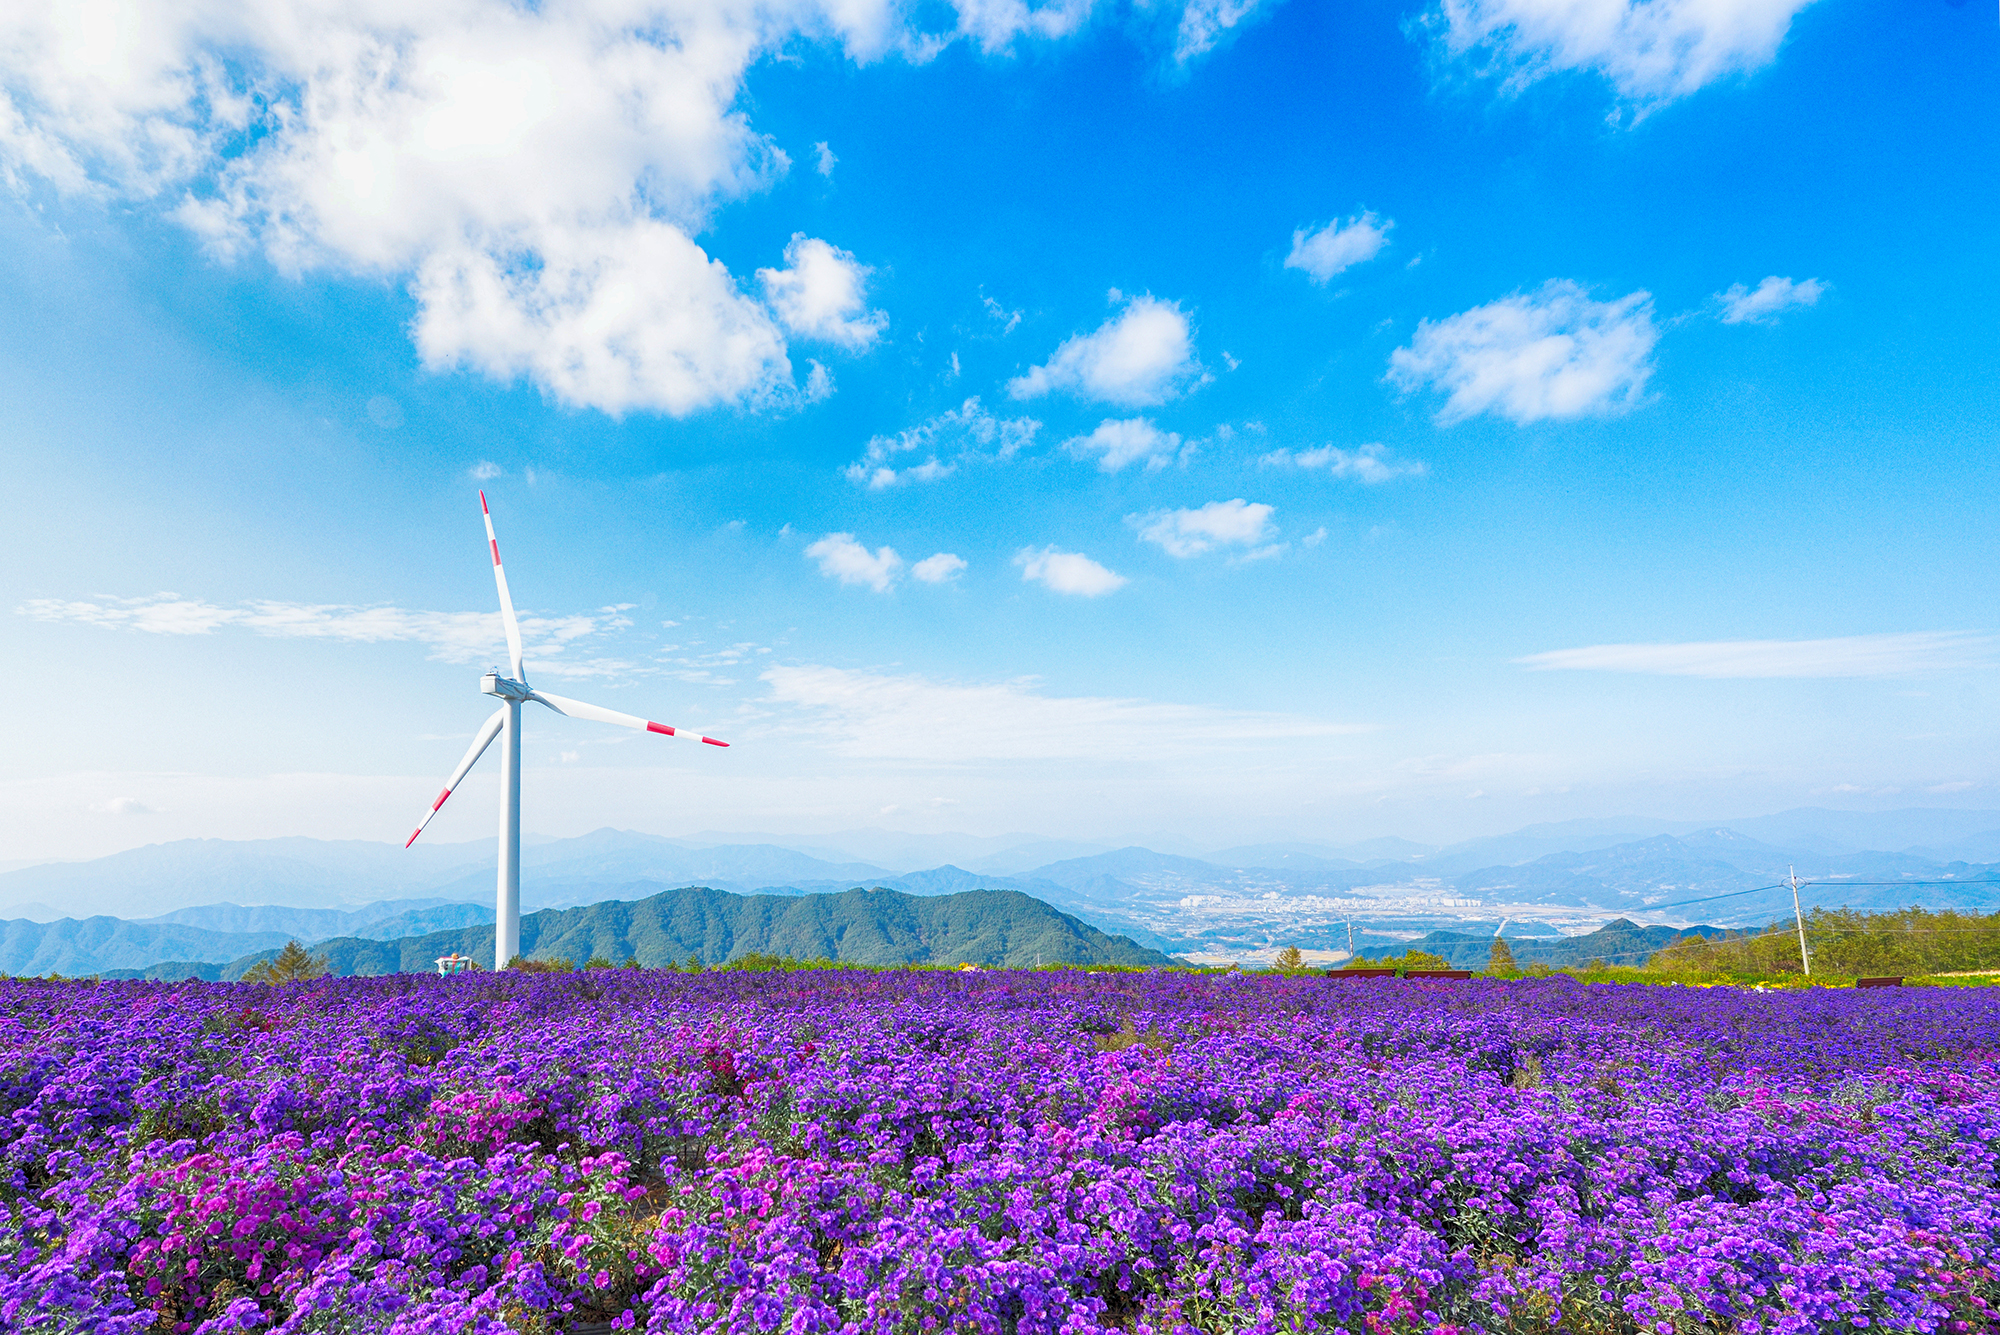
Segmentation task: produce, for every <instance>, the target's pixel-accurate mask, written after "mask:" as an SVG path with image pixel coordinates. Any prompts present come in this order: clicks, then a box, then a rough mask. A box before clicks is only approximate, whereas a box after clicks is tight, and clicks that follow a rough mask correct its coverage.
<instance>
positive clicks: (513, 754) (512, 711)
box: [403, 491, 729, 969]
mask: <svg viewBox="0 0 2000 1335" xmlns="http://www.w3.org/2000/svg"><path fill="white" fill-rule="evenodd" d="M479 512H480V513H481V514H482V515H484V516H485V517H486V546H487V547H488V549H489V550H491V551H492V553H493V582H494V584H496V585H498V586H499V589H500V620H501V623H502V624H503V625H505V626H506V628H507V660H508V665H509V667H510V668H511V669H512V670H513V675H512V676H511V677H503V676H501V675H500V669H498V668H495V669H493V670H492V671H491V672H488V673H487V674H486V675H485V676H483V677H481V678H480V679H479V689H480V690H482V691H484V692H485V693H486V694H488V695H497V696H499V697H500V699H501V700H503V701H505V703H504V704H502V705H501V706H500V708H498V709H496V710H494V711H493V716H492V717H491V718H489V719H487V720H486V722H485V723H484V724H482V725H481V726H480V729H479V735H478V736H476V737H474V738H473V739H472V746H471V748H470V749H469V750H467V751H466V753H465V759H463V760H461V761H459V762H458V768H457V769H455V770H453V771H452V772H451V777H450V778H449V779H446V780H445V782H444V791H443V792H441V793H439V794H438V795H437V801H435V802H433V803H431V809H430V810H429V811H426V812H425V813H424V818H423V820H421V821H419V822H418V823H417V828H416V830H415V832H414V833H412V834H411V835H410V837H409V838H408V839H406V840H404V841H403V847H404V848H408V847H409V846H410V845H411V844H414V843H415V842H417V835H419V834H422V833H423V832H424V826H426V825H429V824H430V823H431V817H432V816H435V815H437V814H438V808H440V807H442V806H443V805H444V800H445V799H446V798H447V797H450V796H451V791H452V789H454V788H456V787H458V784H459V780H461V779H463V778H464V777H465V776H466V774H467V773H468V772H469V771H470V770H471V769H472V767H473V766H474V765H476V764H478V763H479V757H481V756H482V755H484V754H486V748H487V747H489V746H491V745H492V744H493V739H494V738H495V737H499V736H501V735H503V734H504V735H505V737H506V739H507V740H506V742H505V743H504V744H503V745H502V746H501V748H500V885H499V891H498V897H497V899H498V902H497V903H496V905H495V908H494V918H493V967H494V968H495V969H504V968H506V967H507V961H508V960H511V959H513V958H514V956H515V955H517V954H519V953H520V950H521V706H522V704H523V703H525V702H526V701H529V700H533V701H534V702H535V703H536V704H538V705H547V706H548V707H549V708H550V709H553V710H555V711H556V713H558V714H567V715H569V716H570V717H571V718H587V719H595V720H596V721H597V722H599V723H616V724H617V725H618V726H619V727H621V728H636V729H638V730H639V731H640V732H657V733H660V734H662V735H663V736H667V737H685V738H687V739H688V740H689V741H700V742H705V743H707V744H708V745H710V746H727V745H729V743H728V742H718V741H717V740H715V738H713V737H703V736H702V735H701V734H700V733H695V732H689V731H687V730H686V729H685V728H669V727H668V726H667V725H666V724H664V723H654V722H652V721H651V720H649V719H642V718H640V717H639V716H638V715H636V714H621V713H619V712H618V711H617V710H615V709H606V708H604V707H603V706H602V705H587V704H585V703H584V702H583V701H581V700H571V699H569V698H567V697H566V696H561V695H556V694H554V693H553V692H550V691H538V690H535V689H534V688H533V687H531V686H529V685H528V674H527V673H526V672H525V671H523V670H522V668H521V623H520V622H518V621H516V620H515V619H514V599H513V596H512V595H511V594H509V593H508V592H507V571H506V570H505V568H504V567H502V566H501V564H500V540H499V539H498V538H496V537H494V536H493V512H492V511H491V510H489V509H487V508H486V493H485V492H484V491H482V492H480V493H479Z"/></svg>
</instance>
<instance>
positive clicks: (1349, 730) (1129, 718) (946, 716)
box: [763, 664, 1369, 765]
mask: <svg viewBox="0 0 2000 1335" xmlns="http://www.w3.org/2000/svg"><path fill="white" fill-rule="evenodd" d="M763 680H764V681H765V682H766V683H768V684H769V685H770V687H771V696H772V700H773V702H774V703H776V704H778V705H781V706H784V707H786V709H787V710H788V711H789V712H790V713H791V718H790V719H788V720H786V721H785V722H782V723H780V724H778V725H777V729H778V731H781V732H791V733H795V734H804V735H806V736H808V737H811V738H813V739H814V740H817V741H819V742H820V743H821V744H823V745H826V746H829V747H831V748H833V749H835V750H837V751H838V752H840V753H842V754H845V755H848V756H851V757H855V758H872V759H896V760H917V761H935V762H938V763H942V764H948V765H957V764H962V763H964V762H967V761H975V760H1057V759H1081V760H1100V761H1101V760H1118V761H1130V760H1133V759H1144V760H1155V761H1156V760H1160V759H1163V758H1166V757H1169V756H1175V755H1186V754H1200V753H1215V752H1228V751H1239V750H1255V749H1261V748H1264V747H1268V746H1270V745H1272V744H1275V743H1282V742H1286V741H1299V740H1309V739H1315V738H1327V737H1336V736H1345V735H1351V734H1353V733H1358V732H1365V731H1369V729H1367V728H1365V727H1359V726H1355V725H1351V724H1338V723H1327V722H1323V721H1321V720H1318V719H1310V718H1301V717H1298V716H1296V715H1289V714H1270V713H1258V712H1253V711H1249V710H1225V709H1207V708H1201V707H1198V706H1191V705H1175V704H1161V703H1158V702H1155V701H1150V700H1122V699H1115V698H1105V697H1096V696H1067V697H1064V696H1054V697H1052V696H1045V695H1041V694H1038V693H1037V692H1036V691H1035V683H1034V681H1033V679H1023V680H1016V681H1006V682H991V683H963V682H942V681H933V680H930V679H928V678H925V677H920V676H892V675H889V674H886V673H877V672H861V671H853V670H850V669H844V668H833V667H820V666H817V665H811V664H806V665H799V666H786V667H774V668H772V669H770V670H769V671H767V672H765V673H764V674H763Z"/></svg>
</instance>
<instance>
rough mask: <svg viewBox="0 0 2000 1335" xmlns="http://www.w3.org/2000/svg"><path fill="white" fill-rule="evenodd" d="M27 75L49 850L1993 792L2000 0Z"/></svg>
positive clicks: (841, 20)
mask: <svg viewBox="0 0 2000 1335" xmlns="http://www.w3.org/2000/svg"><path fill="white" fill-rule="evenodd" d="M0 25H9V26H10V30H9V31H7V32H6V33H5V34H4V37H5V40H4V41H0V50H4V51H5V52H6V54H4V55H0V89H4V92H5V95H6V101H5V102H4V103H0V175H4V179H5V180H6V181H7V183H8V185H9V190H8V192H7V194H6V196H5V198H4V202H0V239H3V240H4V245H0V302H4V307H5V316H6V318H5V319H4V320H0V442H4V451H5V457H6V459H7V461H8V465H9V466H8V469H7V475H8V478H9V483H10V485H9V487H8V489H7V492H6V495H7V498H8V505H7V523H6V524H5V525H4V526H0V556H4V561H0V568H4V570H5V572H6V576H5V583H6V587H5V588H4V589H0V593H4V594H5V595H6V597H5V607H4V608H0V636H4V640H0V644H4V647H5V652H6V658H7V661H8V662H9V664H10V665H11V668H12V675H13V686H14V698H15V703H16V707H15V709H14V710H12V711H10V717H9V721H8V724H7V735H6V741H7V744H6V746H5V747H4V748H0V791H4V800H0V861H6V860H10V859H19V858H40V857H77V856H86V855H91V854H95V853H100V852H108V851H112V850H114V849H116V848H121V847H126V846H130V845H134V844H140V843H148V842H155V841H158V840H160V839H165V838H179V837H189V836H212V837H229V838H240V837H250V836H255V835H258V834H279V833H297V834H312V835H324V836H338V837H356V838H392V837H394V838H400V836H401V835H402V834H403V833H405V832H406V831H407V827H408V826H409V824H410V823H411V819H412V818H413V817H414V816H415V815H416V814H417V813H418V812H419V811H420V810H421V809H422V806H423V804H424V803H425V802H426V801H427V800H428V799H429V797H430V796H431V795H432V794H433V793H434V792H435V785H436V781H437V779H438V778H439V777H440V776H441V775H443V774H444V773H445V772H447V771H448V770H449V769H450V768H451V765H452V764H453V763H454V761H455V760H456V758H457V756H458V754H459V752H460V751H461V750H462V749H463V747H464V745H465V741H466V739H467V738H469V736H470V735H471V733H472V730H473V729H474V728H475V727H476V726H477V724H478V722H479V720H480V719H481V718H483V717H484V715H485V713H486V712H487V710H486V709H485V708H484V704H485V703H486V702H484V701H482V700H481V699H478V698H474V692H475V689H476V688H475V678H476V675H477V672H478V671H479V670H480V669H482V668H484V667H485V666H487V665H488V664H489V663H491V662H495V661H500V659H501V658H502V657H503V653H502V650H501V649H500V648H499V647H498V645H499V637H498V624H497V616H496V615H495V614H494V611H493V608H494V595H493V590H492V586H491V582H490V576H489V574H488V566H487V565H486V564H485V562H484V561H483V560H482V559H481V557H480V553H479V546H480V543H481V541H482V538H483V535H482V533H481V530H480V528H479V520H478V511H477V504H478V502H477V496H476V494H475V491H476V489H477V488H479V487H481V486H483V487H485V488H486V489H487V491H488V493H489V495H490V496H491V497H492V500H493V507H494V514H495V519H496V522H497V524H498V525H499V532H500V539H501V543H502V547H503V550H504V551H505V553H506V555H507V558H508V568H509V572H510V577H511V579H512V582H513V586H514V592H515V598H516V600H517V602H518V603H519V604H520V606H521V607H522V608H523V610H524V614H525V615H528V616H529V617H530V626H529V630H530V634H529V641H530V652H529V656H528V657H529V674H530V676H531V678H533V679H534V680H535V681H536V682H538V683H542V684H546V685H548V686H549V687H550V688H551V689H559V690H563V691H565V692H566V693H568V694H571V695H575V696H580V697H582V698H584V699H587V700H593V701H596V702H599V703H602V704H605V705H607V706H610V707H613V708H618V709H623V710H628V711H630V712H634V713H641V714H645V715H647V716H649V717H653V718H658V719H661V720H662V721H664V722H667V723H671V724H675V725H685V726H689V727H693V728H696V729H700V730H704V731H707V732H709V733H712V734H715V735H719V736H722V737H725V738H729V739H730V740H732V741H733V742H736V743H737V745H736V746H734V747H732V748H731V749H730V750H729V751H728V752H716V751H714V750H713V749H712V748H698V749H693V748H685V747H676V746H675V745H674V744H673V743H669V742H664V741H662V740H661V739H658V738H650V737H635V736H629V735H626V734H623V733H613V732H612V730H608V729H601V728H596V727H593V726H591V725H587V724H583V723H578V722H575V721H571V720H564V719H559V718H557V717H555V716H554V715H548V714H540V715H535V716H531V718H530V724H529V732H528V734H527V738H528V743H527V749H526V757H527V764H528V766H529V769H530V773H529V776H528V779H527V783H526V790H527V794H528V796H527V799H526V808H525V817H524V819H525V822H526V824H527V825H528V826H529V828H531V829H536V830H542V831H546V832H548V833H554V834H565V833H576V832H580V831H582V830H587V829H590V828H594V827H596V826H598V825H602V824H617V825H623V826H628V827H633V828H640V829H648V830H654V831H658V832H661V833H683V832H688V831H693V830H699V829H736V830H752V829H754V830H766V831H777V832H780V833H798V834H808V833H812V832H815V831H825V830H834V829H842V828H850V827H855V826H867V825H886V826H890V827H894V828H906V829H914V830H928V829H964V830H970V831H973V832H976V833H998V832H1001V831H1006V830H1034V831H1038V832H1043V833H1048V834H1052V835H1064V836H1077V837H1085V838H1126V837H1132V838H1142V839H1147V840H1151V841H1153V842H1154V843H1156V844H1158V845H1162V846H1164V845H1165V844H1168V843H1171V842H1173V841H1176V840H1179V841H1182V842H1184V843H1188V844H1190V845H1204V844H1205V845H1212V846H1220V845H1223V844H1229V843H1240V842H1245V841H1248V840H1252V839H1265V838H1300V839H1320V840H1328V841H1333V842H1339V841H1341V840H1345V839H1357V838H1365V837H1369V836H1372V835H1377V834H1390V833H1394V834H1404V835H1407V836H1411V837H1417V838H1425V839H1449V838H1457V837H1463V836H1467V835H1472V834H1477V833H1483V832H1487V831H1491V830H1496V829H1503V828H1511V827H1512V826H1515V825H1519V824H1522V823H1525V822H1527V821H1531V820H1541V819H1563V818H1568V817H1573V816H1585V815H1604V814H1612V813H1618V812H1645V813H1648V814H1656V815H1663V816H1675V817H1685V818H1706V817H1711V816H1713V817H1718V818H1720V817H1726V816H1730V815H1740V814H1747V813H1750V812H1754V811H1762V810H1770V809H1776V808H1779V807H1784V806H1795V805H1836V806H1837V805H1855V806H1866V807H1879V806H1894V805H1911V804H1943V805H1955V806H1980V805H1995V804H1996V803H1995V796H1996V795H1995V792H1994V785H1995V783H1996V782H2000V772H1996V769H1995V767H1994V765H1993V763H1992V761H1991V760H1990V759H1989V757H1990V756H1991V755H1992V754H1993V751H1994V746H1993V743H1994V741H1995V740H1996V738H1995V735H1994V734H1995V729H1994V726H1993V722H1992V720H1993V708H1992V706H1993V701H1994V686H1995V682H1994V668H1995V666H1996V665H2000V640H1996V638H1995V636H1996V634H2000V607H1996V605H1995V603H1996V600H1995V597H1994V595H1993V593H1992V592H1991V589H1992V581H1991V578H1990V574H1989V572H1990V571H1991V569H1992V568H1993V564H1994V560H1993V558H1994V555H1995V553H1994V546H1995V543H1994V539H1993V538H1992V536H1991V534H1992V533H1993V531H1994V527H1995V526H1994V522H1993V521H1994V519H1995V518H1996V516H1995V515H1994V513H1993V511H1994V509H1995V500H1994V497H1995V496H1996V494H2000V491H1996V487H1995V482H1996V478H1995V472H1996V468H1995V463H1994V460H1995V458H1996V455H1995V445H1996V429H1995V427H1994V422H1995V420H1996V408H2000V403H1996V398H2000V395H1996V388H1995V387H1996V383H2000V382H1997V381H1996V371H2000V357H1996V338H1995V314H1994V313H1995V311H1996V310H2000V290H1996V288H2000V281H1997V280H2000V274H1996V266H1995V265H1994V264H1993V262H1992V258H1991V254H1992V240H1993V227H1992V219H1993V217H1994V216H1995V214H1996V208H1995V205H1996V200H1995V197H1994V196H1995V190H1994V185H1993V163H1994V162H1995V161H1996V152H1995V150H1996V148H2000V143H1996V140H1997V139H2000V128H1996V126H1997V125H2000V121H1997V120H1996V118H1995V117H1994V116H1993V114H1992V109H1993V107H1994V105H1995V94H1996V91H2000V79H1996V74H1995V57H1996V54H2000V29H1997V28H1996V24H1995V21H1994V16H1993V14H1992V12H1991V11H1990V9H1982V8H1981V7H1979V6H1976V5H1967V6H1963V7H1954V6H1952V5H1950V4H1949V3H1946V0H1936V3H1930V4H1919V5H1916V6H1907V5H1896V6H1892V5H1890V4H1887V3H1879V2H1873V0H1813V2H1812V3H1805V4H1801V3H1798V0H1757V2H1756V3H1749V4H1740V5H1734V6H1721V5H1708V6H1704V5H1697V4H1692V3H1678V4H1668V3H1665V0H1639V2H1638V3H1627V2H1626V0H1594V3H1591V4H1587V5H1582V6H1574V5H1564V4H1556V3H1553V0H1453V2H1452V3H1450V4H1446V5H1443V6H1441V7H1433V8H1426V7H1424V6H1423V5H1422V4H1421V3H1402V4H1359V5H1350V6H1330V5H1317V4H1308V3H1303V2H1302V0H1290V2H1289V3H1272V2H1271V0H1263V2H1262V3H1219V2H1218V0H1194V3H1193V4H1190V5H1188V6H1186V7H1177V6H1175V5H1172V4H1153V5H1141V6H1126V7H1118V6H1110V5H1101V4H1100V5H1097V6H1094V7H1093V6H1091V5H1089V4H1087V3H1085V2H1084V0H1074V3H1070V4H1068V5H1053V6H1043V7H1039V8H1031V7H1026V6H1020V5H1011V4H996V3H991V0H982V2H981V3H976V4H975V3H971V2H970V0H967V3H964V4H961V5H958V6H951V5H929V6H916V7H899V6H895V5H885V4H882V3H879V2H877V0H867V2H857V3H854V4H850V5H846V6H834V7H827V6H822V5H817V4H810V3H799V4H796V5H788V6H774V7H765V8H763V9H759V10H756V11H750V10H745V9H742V8H740V7H736V6H730V5H706V4H693V3H685V2H684V0H675V2H674V3H637V2H636V0H633V2H632V3H624V2H622V0H604V2H603V3H598V4H591V5H585V4H547V5H542V6H538V7H536V8H535V9H534V10H532V11H527V10H517V9H515V8H513V7H511V6H507V5H500V4H493V3H488V2H487V0H457V2H456V3H450V4H437V5H430V6H419V7H415V8H414V9H413V8H412V7H409V6H380V5H375V4H370V3H361V2H359V0H347V2H345V3H335V2H333V0H321V2H320V3H308V2H307V0H287V3H282V4H275V5H268V6H261V7H258V8H257V10H256V11H255V12H254V13H253V12H249V11H245V10H242V9H240V8H239V7H237V6H233V5H227V4H221V3H206V2H199V3H193V2H191V3H187V4H182V5H179V6H174V7H171V8H169V7H167V6H163V5H151V4H144V3H137V4H133V5H130V6H123V7H106V8H104V9H94V8H90V7H79V8H76V9H73V10H72V9H65V10H63V11H62V12H61V13H60V14H56V13H53V12H51V13H50V14H46V15H27V16H25V17H23V16H15V17H10V18H6V19H0ZM661 34H672V36H673V38H674V40H673V41H672V42H666V43H663V42H662V40H661ZM885 549H886V550H885ZM697 750H698V752H699V753H696V752H697ZM491 763H492V762H491V761H489V762H488V765H489V767H490V766H491ZM481 784H485V785H487V786H486V787H484V788H482V787H481V786H480V785H481ZM490 784H491V773H490V768H489V769H488V770H485V771H482V777H481V778H480V779H478V780H475V781H474V782H473V783H472V784H470V785H469V786H468V787H467V789H465V790H464V792H463V794H462V795H461V797H460V798H458V799H456V800H455V801H454V802H453V803H452V805H451V806H450V807H448V808H447V810H446V811H445V812H444V813H443V814H442V815H441V816H440V817H439V818H438V820H437V822H436V823H435V824H434V825H433V826H432V833H430V834H427V835H426V838H431V837H439V838H453V839H457V838H466V839H469V838H478V837H483V836H484V835H485V833H486V832H487V831H488V830H489V829H490V826H491V822H492V804H491V788H490Z"/></svg>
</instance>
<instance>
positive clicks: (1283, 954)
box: [1271, 946, 1306, 976]
mask: <svg viewBox="0 0 2000 1335" xmlns="http://www.w3.org/2000/svg"><path fill="white" fill-rule="evenodd" d="M1271 967H1272V968H1274V969H1276V970H1277V971H1278V972H1279V973H1282V974H1290V975H1294V976H1296V975H1298V974H1302V973H1304V972H1305V971H1306V957H1305V955H1304V953H1303V952H1301V951H1300V950H1299V948H1298V947H1297V946H1286V947H1285V948H1284V949H1283V950H1281V951H1279V952H1278V957H1277V958H1276V959H1274V960H1272V961H1271Z"/></svg>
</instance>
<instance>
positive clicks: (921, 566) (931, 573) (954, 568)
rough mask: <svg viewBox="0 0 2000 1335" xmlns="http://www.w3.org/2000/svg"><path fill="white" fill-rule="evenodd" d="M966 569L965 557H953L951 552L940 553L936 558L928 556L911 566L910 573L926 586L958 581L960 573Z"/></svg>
mask: <svg viewBox="0 0 2000 1335" xmlns="http://www.w3.org/2000/svg"><path fill="white" fill-rule="evenodd" d="M964 569H965V560H964V558H963V557H958V556H953V555H952V554H951V553H950V552H939V553H938V554H937V555H936V556H926V557H925V558H924V559H923V560H921V561H919V562H917V563H916V564H915V565H913V566H911V567H910V573H911V574H912V575H915V576H916V577H917V578H918V579H920V580H922V581H923V582H924V583H926V584H943V583H945V582H946V581H947V580H951V579H956V578H957V577H958V574H959V572H960V571H962V570H964Z"/></svg>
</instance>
